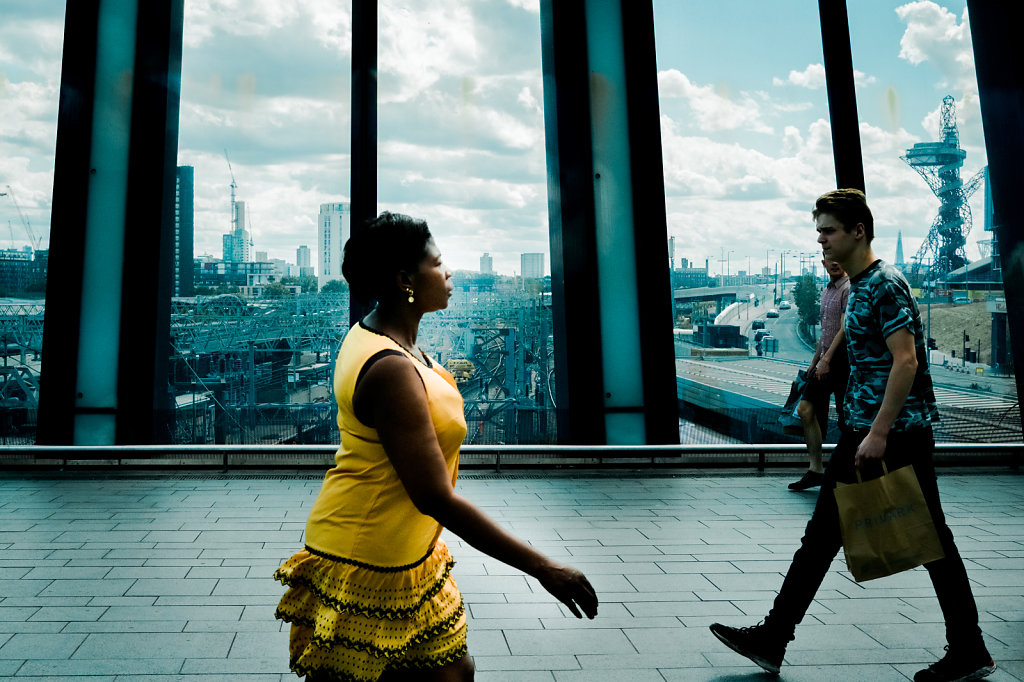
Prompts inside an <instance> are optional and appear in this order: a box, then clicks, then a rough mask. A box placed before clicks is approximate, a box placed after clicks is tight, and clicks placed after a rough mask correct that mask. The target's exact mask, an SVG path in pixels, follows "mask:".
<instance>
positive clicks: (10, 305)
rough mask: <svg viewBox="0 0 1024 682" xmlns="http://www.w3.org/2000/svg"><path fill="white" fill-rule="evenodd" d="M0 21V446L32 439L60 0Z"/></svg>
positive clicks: (12, 7)
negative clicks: (0, 361) (0, 152)
mask: <svg viewBox="0 0 1024 682" xmlns="http://www.w3.org/2000/svg"><path fill="white" fill-rule="evenodd" d="M3 14H4V18H3V21H2V22H0V111H2V112H3V113H2V115H0V144H2V145H3V149H4V151H3V163H2V164H0V334H2V336H3V339H2V341H3V346H2V348H3V367H2V368H0V444H21V443H33V442H35V427H36V414H37V406H38V398H39V368H40V351H41V350H42V341H43V310H44V297H45V293H46V273H47V260H48V259H47V254H48V252H49V242H50V205H51V196H52V190H53V167H54V150H55V146H56V138H57V102H58V97H59V90H60V64H61V51H62V46H63V39H64V2H62V1H60V0H39V2H31V3H9V6H5V7H4V10H3Z"/></svg>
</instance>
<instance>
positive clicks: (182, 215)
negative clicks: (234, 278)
mask: <svg viewBox="0 0 1024 682" xmlns="http://www.w3.org/2000/svg"><path fill="white" fill-rule="evenodd" d="M195 186H196V180H195V168H193V167H192V166H178V172H177V173H176V174H175V183H174V283H173V285H172V295H173V296H193V295H195V287H194V286H193V265H192V259H193V257H194V254H193V244H194V243H195V231H196V228H195Z"/></svg>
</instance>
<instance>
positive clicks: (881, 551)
mask: <svg viewBox="0 0 1024 682" xmlns="http://www.w3.org/2000/svg"><path fill="white" fill-rule="evenodd" d="M882 469H883V475H882V476H879V477H878V478H874V479H871V480H868V481H862V480H861V475H860V470H859V469H858V470H857V481H858V482H857V483H852V484H843V483H838V484H837V485H836V489H835V496H836V504H837V505H838V507H839V523H840V527H841V529H842V534H843V551H844V553H845V554H846V565H847V567H848V568H849V569H850V573H852V574H853V577H854V579H855V580H857V582H862V581H864V580H874V579H875V578H881V577H884V576H887V575H892V574H893V573H899V572H901V571H906V570H908V569H911V568H914V567H916V566H920V565H922V564H927V563H929V562H931V561H935V560H937V559H941V558H942V557H943V556H944V552H943V550H942V544H941V543H940V542H939V535H938V533H936V531H935V523H934V522H933V521H932V516H931V513H930V512H929V511H928V505H927V504H926V503H925V500H924V494H923V493H922V492H921V485H920V483H918V481H917V475H916V474H915V473H914V467H912V466H905V467H901V468H899V469H896V470H895V471H891V472H890V471H889V470H888V468H887V467H886V466H885V461H884V460H883V461H882Z"/></svg>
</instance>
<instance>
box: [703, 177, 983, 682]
mask: <svg viewBox="0 0 1024 682" xmlns="http://www.w3.org/2000/svg"><path fill="white" fill-rule="evenodd" d="M813 216H814V220H815V227H816V229H817V231H818V243H819V244H821V247H822V252H823V253H824V256H825V258H827V259H831V260H835V261H838V262H839V263H841V264H842V266H843V269H844V270H846V272H847V274H848V275H849V276H850V296H849V299H848V301H847V308H846V318H845V332H846V340H847V351H848V355H849V360H850V380H849V384H848V387H847V392H846V400H845V408H846V409H845V412H846V421H845V424H844V425H843V431H842V435H841V436H840V438H839V443H837V444H836V449H835V450H834V451H833V453H832V457H831V459H830V461H829V464H828V467H827V468H826V469H825V476H824V479H823V481H822V483H821V490H820V492H819V494H818V501H817V503H816V505H815V508H814V513H813V514H812V515H811V520H810V521H809V522H808V523H807V528H806V530H805V531H804V537H803V539H802V540H801V545H800V549H798V550H797V552H796V554H795V555H794V557H793V563H792V564H791V565H790V567H789V571H788V572H787V573H786V578H785V580H784V581H783V583H782V588H781V589H780V590H779V594H778V596H777V597H776V599H775V603H774V604H773V606H772V609H771V612H770V613H769V614H768V617H767V618H765V620H764V622H763V623H762V624H759V625H756V626H754V627H750V628H733V627H728V626H725V625H721V624H719V623H715V624H714V625H712V626H711V631H712V632H713V633H714V634H715V636H717V637H718V638H719V639H720V640H721V641H722V642H724V643H725V644H726V645H728V646H729V647H731V648H732V649H733V650H734V651H736V652H738V653H740V654H743V655H744V656H746V657H747V658H750V659H751V660H752V661H754V662H755V663H757V664H758V665H760V666H761V667H762V668H764V669H765V670H768V671H769V672H774V673H778V671H779V666H780V665H781V664H782V659H783V656H784V654H785V652H786V645H787V644H788V643H789V641H790V640H792V639H793V635H794V632H795V630H796V625H797V624H798V623H799V622H800V621H801V620H802V619H803V617H804V614H805V613H806V611H807V608H808V607H809V606H810V604H811V602H812V601H813V600H814V595H815V593H816V592H817V591H818V587H819V586H820V585H821V582H822V580H823V579H824V577H825V574H826V573H827V572H828V570H829V566H830V565H831V563H832V559H833V558H835V555H836V554H837V553H838V552H839V548H840V547H841V546H842V535H841V533H840V530H839V513H838V508H837V506H836V500H835V495H834V493H833V490H834V488H835V486H836V482H837V481H840V482H844V483H852V482H855V481H856V473H855V469H861V470H862V471H863V472H864V473H865V474H866V476H865V478H871V477H875V476H878V475H880V474H881V473H882V472H881V465H880V463H879V460H880V459H881V458H882V456H883V455H884V456H885V459H886V463H887V465H888V467H889V468H890V469H896V468H899V467H901V466H904V465H908V464H910V465H913V467H914V471H915V473H916V474H917V478H918V481H919V482H920V484H921V490H922V492H923V493H924V497H925V501H926V502H927V503H928V509H929V511H930V512H931V515H932V519H933V520H934V522H935V528H936V530H937V531H938V534H939V539H940V540H941V542H942V548H943V550H944V552H945V557H944V558H942V559H939V560H937V561H933V562H931V563H928V564H925V568H926V569H927V570H928V574H929V577H930V578H931V580H932V585H933V586H934V588H935V594H936V596H937V597H938V599H939V607H940V608H941V609H942V615H943V618H944V619H945V622H946V640H947V642H948V643H949V644H948V646H947V653H946V655H945V656H944V657H943V658H942V659H941V660H940V661H938V662H936V663H934V664H932V665H931V666H929V667H928V668H926V669H924V670H920V671H918V673H917V674H916V675H914V680H915V682H937V681H940V680H942V681H951V680H977V679H981V678H982V677H986V676H988V675H990V674H991V673H992V672H993V671H994V670H995V663H994V662H993V660H992V657H991V656H990V655H989V653H988V651H987V649H986V648H985V643H984V641H983V639H982V635H981V629H980V628H979V627H978V609H977V606H976V605H975V602H974V595H973V594H972V593H971V585H970V582H969V580H968V578H967V570H966V569H965V568H964V563H963V560H962V559H961V558H960V553H959V552H958V551H957V548H956V544H955V542H954V541H953V534H952V532H951V531H950V530H949V527H948V526H947V525H946V520H945V517H944V516H943V514H942V505H941V504H940V501H939V489H938V485H937V482H936V479H935V467H934V465H933V463H932V453H933V450H934V446H935V442H934V440H933V438H932V428H931V424H932V422H934V421H937V420H938V418H939V415H938V410H937V409H936V406H935V393H934V391H933V390H932V380H931V375H930V374H929V371H928V361H927V356H926V352H925V343H924V334H923V333H922V327H921V315H920V313H919V312H918V308H917V302H916V301H915V299H914V295H913V293H912V292H911V290H910V285H908V284H907V281H906V279H904V278H903V275H902V274H901V273H900V272H899V271H898V270H897V269H896V268H894V267H893V266H891V265H889V264H888V263H884V262H882V261H881V260H878V259H877V258H876V257H875V254H874V252H873V251H872V250H871V240H872V239H873V237H874V220H873V218H872V216H871V210H870V209H869V208H868V205H867V202H866V201H865V199H864V193H863V192H861V191H860V190H855V189H841V190H835V191H833V192H828V193H827V194H824V195H822V196H821V197H819V198H818V201H817V202H816V204H815V209H814V212H813Z"/></svg>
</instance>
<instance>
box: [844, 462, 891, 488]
mask: <svg viewBox="0 0 1024 682" xmlns="http://www.w3.org/2000/svg"><path fill="white" fill-rule="evenodd" d="M853 470H854V471H856V472H857V483H863V482H864V480H863V479H862V478H861V477H860V467H854V468H853ZM882 475H883V476H888V475H889V467H887V466H886V465H885V457H883V458H882Z"/></svg>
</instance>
